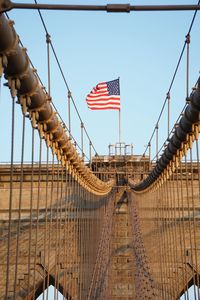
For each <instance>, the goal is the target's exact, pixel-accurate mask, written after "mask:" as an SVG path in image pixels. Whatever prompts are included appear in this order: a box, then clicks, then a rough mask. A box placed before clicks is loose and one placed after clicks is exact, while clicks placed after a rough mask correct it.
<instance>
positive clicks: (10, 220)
mask: <svg viewBox="0 0 200 300" xmlns="http://www.w3.org/2000/svg"><path fill="white" fill-rule="evenodd" d="M14 133H15V97H13V96H12V125H11V153H10V156H11V157H10V195H9V223H8V246H7V247H8V251H7V267H6V291H5V299H7V298H8V289H9V272H10V246H11V245H10V243H11V222H12V201H13V173H14V166H13V162H14Z"/></svg>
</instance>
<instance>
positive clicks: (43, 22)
mask: <svg viewBox="0 0 200 300" xmlns="http://www.w3.org/2000/svg"><path fill="white" fill-rule="evenodd" d="M34 2H35V4H38V3H37V0H34ZM38 13H39V16H40V19H41V22H42V25H43V27H44V30H45V32H46V35H49V36H50V34H49V32H48V29H47V26H46V24H45V21H44V18H43V16H42V13H41V11H40V9H38ZM50 46H51V49H52V51H53V54H54V57H55V60H56V62H57V65H58V68H59V70H60V73H61V75H62V78H63V81H64V83H65V86H66V88H67V90H68V92H71V91H70V88H69V85H68V83H67V80H66V77H65V74H64V72H63V69H62V67H61V64H60V61H59V59H58V56H57V54H56V50H55V48H54V46H53V43H52V41H51V40H50ZM70 98H71V100H72V103H73V105H74V108H75V111H76V113H77V115H78V118H79V120H80V122H81V123H83V120H82V118H81V115H80V113H79V110H78V108H77V106H76V103H75V101H74V99H73V97H72V95H71V96H70ZM83 129H84V131H85V134H86V136H87V138H88V140H89V141H90V142H91V146H92V148H93V150H94V152H95V153H96V154H97V155H98V153H97V151H96V149H95V147H94V144H93V143H92V141H91V139H90V136H89V134H88V131H87V129H86V128H85V126H84V127H83Z"/></svg>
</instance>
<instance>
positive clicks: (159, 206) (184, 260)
mask: <svg viewBox="0 0 200 300" xmlns="http://www.w3.org/2000/svg"><path fill="white" fill-rule="evenodd" d="M35 2H36V1H35ZM3 3H4V1H0V8H1V14H0V75H1V77H2V76H4V78H5V80H6V82H5V83H4V86H3V87H1V88H3V89H9V90H10V98H11V115H10V132H7V135H8V139H9V140H10V149H9V150H7V151H10V153H9V155H10V161H9V162H8V163H2V164H0V200H1V201H0V203H1V205H0V299H10V300H11V299H37V297H39V296H40V295H43V299H48V298H49V297H50V295H49V290H48V287H49V286H51V285H53V286H54V287H55V289H54V299H58V292H60V293H61V294H62V295H63V299H113V300H114V299H122V300H123V299H124V300H125V299H126V300H127V299H138V300H139V299H158V300H161V299H163V300H164V299H171V300H175V299H180V297H181V296H184V299H185V300H188V299H189V292H188V291H189V288H190V287H192V286H194V299H195V300H196V299H200V292H199V289H197V288H196V287H200V205H199V199H200V166H199V141H198V140H199V132H200V124H199V112H200V79H198V78H197V81H196V83H195V85H194V87H193V89H192V90H191V91H189V85H188V76H189V50H190V32H191V30H192V26H193V23H194V20H195V17H196V13H197V9H199V7H200V6H199V3H198V4H197V5H193V6H191V7H190V8H189V6H188V7H186V6H184V7H179V8H178V6H177V7H176V9H177V10H178V9H180V10H181V9H192V10H195V13H194V16H193V19H192V23H191V26H190V28H189V31H188V33H187V35H186V40H185V43H184V47H183V51H182V52H181V56H180V59H181V58H182V56H183V53H184V51H186V60H187V70H186V75H187V76H186V79H187V95H186V104H185V106H184V108H183V110H182V112H181V113H180V116H179V118H178V120H177V122H176V123H175V125H174V127H173V128H172V130H171V131H170V124H169V123H170V122H169V119H170V91H171V86H172V84H173V81H174V78H175V75H176V73H177V69H178V67H179V63H180V59H179V61H178V64H177V68H176V69H175V73H174V76H173V78H172V82H171V85H170V88H169V90H168V93H167V96H166V99H165V102H164V106H165V105H167V104H168V136H167V138H166V142H165V143H164V145H163V147H162V149H161V150H162V151H161V150H159V149H158V128H159V126H158V124H159V121H160V117H161V115H162V112H163V108H162V110H161V114H160V115H159V118H158V121H157V123H156V126H155V128H154V130H153V134H152V136H151V138H150V140H149V142H148V145H147V147H146V149H145V152H144V154H143V155H135V154H133V152H132V146H131V145H126V144H123V143H121V142H120V143H118V144H116V145H114V146H112V145H110V147H109V155H108V156H105V155H104V156H103V155H98V153H97V151H96V149H95V147H94V145H93V143H92V142H91V139H90V137H89V135H88V132H87V130H86V128H85V126H84V123H83V121H82V119H81V117H80V114H79V112H78V109H77V107H76V105H75V102H74V99H73V97H72V94H71V92H70V89H69V87H68V84H67V83H66V86H67V89H68V117H69V124H68V126H66V124H65V123H64V121H63V120H62V118H61V116H60V114H59V112H58V111H57V110H56V108H55V105H54V104H53V99H52V97H51V84H50V60H49V53H50V49H52V50H53V53H54V55H55V57H56V60H57V63H58V66H59V69H60V71H61V74H62V76H63V78H64V80H65V77H64V74H63V72H62V68H61V65H60V63H59V60H58V57H57V55H56V52H55V49H54V47H53V44H52V42H51V38H50V34H49V33H48V30H47V28H46V26H45V23H44V19H43V18H42V14H41V12H40V11H39V14H40V17H41V20H42V22H43V25H44V27H45V30H46V39H47V40H46V42H47V59H48V71H49V72H48V87H47V89H46V88H45V87H44V86H43V84H42V82H41V79H40V77H39V74H38V73H37V71H36V69H35V67H34V66H33V64H32V62H31V60H30V58H29V57H28V55H27V52H26V49H25V48H24V46H23V45H22V42H21V40H20V37H19V36H18V34H17V32H16V30H15V27H14V23H13V21H12V20H10V19H9V17H8V15H7V13H5V11H8V10H10V9H12V8H23V7H22V6H23V4H22V5H18V6H19V7H17V5H14V4H12V3H11V2H9V1H8V2H6V4H7V5H3ZM25 6H26V5H25ZM32 6H33V5H32ZM26 8H27V6H26ZM30 8H32V7H30ZM36 8H37V9H45V7H42V6H41V5H40V6H37V2H36ZM47 9H53V8H51V7H49V8H47ZM57 9H61V7H59V8H57ZM62 9H63V7H62ZM65 9H69V7H68V8H66V7H65ZM70 9H72V7H70ZM78 9H79V10H80V9H81V7H80V6H79V8H78ZM87 9H89V8H88V7H87ZM90 9H91V7H90ZM139 9H142V10H144V9H145V8H144V7H138V10H139ZM146 9H147V10H152V9H153V7H152V6H151V7H150V6H148V7H146ZM154 9H156V10H158V9H159V7H158V6H157V7H154ZM160 9H161V7H160ZM164 9H168V10H170V9H171V10H172V9H175V7H169V6H168V7H167V6H165V7H164ZM92 10H94V7H92ZM101 10H103V9H101ZM104 10H107V11H117V12H119V11H120V10H122V11H123V12H128V11H130V10H137V7H133V6H132V8H131V7H130V6H127V5H122V6H119V5H116V6H106V7H104ZM2 11H3V12H2ZM0 104H1V103H0ZM72 104H74V105H75V108H76V110H77V114H78V117H79V118H80V123H81V145H80V146H79V144H78V142H77V141H76V140H75V139H74V137H73V132H72V130H71V127H70V105H72ZM164 106H163V107H164ZM18 108H20V122H21V127H20V128H21V129H20V132H19V130H18V127H17V126H16V110H17V109H18ZM4 126H5V125H4ZM83 134H85V135H86V136H87V137H88V141H89V155H88V157H87V155H86V154H85V151H84V139H83ZM19 135H20V139H19ZM27 135H28V137H27ZM154 136H155V137H156V150H157V153H156V156H155V159H154V160H151V147H152V139H153V137H154ZM16 143H17V149H16ZM26 143H28V144H29V151H30V155H31V160H30V161H29V162H27V161H25V149H26V147H25V145H26ZM2 147H3V146H2ZM19 149H20V150H19ZM16 150H17V151H19V152H20V156H21V159H20V162H18V163H16V162H15V161H14V153H15V151H16ZM92 150H93V151H94V153H95V155H94V156H92ZM45 290H46V294H44V291H45Z"/></svg>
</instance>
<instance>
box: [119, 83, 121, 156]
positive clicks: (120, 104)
mask: <svg viewBox="0 0 200 300" xmlns="http://www.w3.org/2000/svg"><path fill="white" fill-rule="evenodd" d="M118 80H119V81H120V77H118ZM119 90H120V87H119ZM119 94H120V92H119ZM120 102H121V100H120ZM119 144H120V145H119V146H120V149H121V104H120V108H119ZM120 152H121V150H120Z"/></svg>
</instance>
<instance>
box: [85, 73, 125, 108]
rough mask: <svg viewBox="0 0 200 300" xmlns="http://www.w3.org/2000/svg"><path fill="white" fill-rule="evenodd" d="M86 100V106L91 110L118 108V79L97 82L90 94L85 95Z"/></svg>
mask: <svg viewBox="0 0 200 300" xmlns="http://www.w3.org/2000/svg"><path fill="white" fill-rule="evenodd" d="M86 102H87V105H88V108H90V109H92V110H100V109H118V110H120V90H119V79H116V80H112V81H108V82H101V83H99V84H97V86H96V87H95V88H93V89H92V91H91V92H90V94H88V95H87V97H86Z"/></svg>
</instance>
